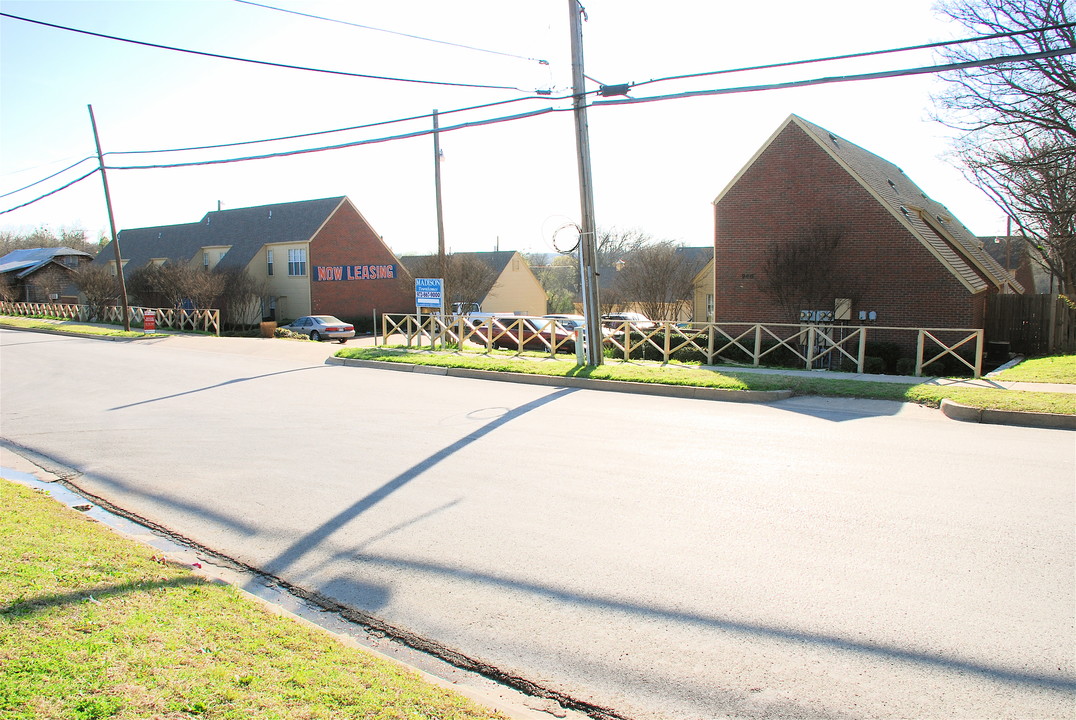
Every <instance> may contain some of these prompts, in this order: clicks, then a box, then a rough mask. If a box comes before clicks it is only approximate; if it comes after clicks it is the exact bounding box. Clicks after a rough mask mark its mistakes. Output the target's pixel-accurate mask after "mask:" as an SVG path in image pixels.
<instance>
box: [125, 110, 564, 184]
mask: <svg viewBox="0 0 1076 720" xmlns="http://www.w3.org/2000/svg"><path fill="white" fill-rule="evenodd" d="M567 109H570V108H567ZM565 110H566V109H565V108H553V107H548V108H543V109H541V110H531V111H530V112H525V113H519V114H517V115H506V116H503V117H497V118H489V119H486V120H473V121H471V122H465V123H459V124H457V125H450V126H447V127H442V128H440V130H439V132H443V133H444V132H451V131H453V130H462V129H464V128H470V127H480V126H482V125H495V124H497V123H502V122H510V121H513V120H523V119H525V118H532V117H538V116H539V115H546V114H548V113H553V112H564V111H565ZM433 133H434V130H433V129H424V130H416V131H414V132H409V133H400V134H398V135H386V136H383V137H378V138H369V139H366V140H356V141H354V142H347V143H340V144H337V145H325V146H323V147H316V148H304V149H301V150H285V151H282V152H276V153H266V154H263V155H247V156H243V157H234V158H224V159H220V160H199V161H192V162H183V163H161V164H156V165H115V166H113V165H108V166H106V169H107V170H159V169H164V168H181V167H197V166H201V165H224V164H228V163H237V162H248V161H251V160H269V159H272V158H282V157H291V156H293V155H307V154H310V153H318V152H326V151H328V150H343V149H345V148H351V147H359V146H361V145H375V144H378V143H384V142H391V141H393V140H407V139H409V138H415V137H422V136H424V135H432V134H433Z"/></svg>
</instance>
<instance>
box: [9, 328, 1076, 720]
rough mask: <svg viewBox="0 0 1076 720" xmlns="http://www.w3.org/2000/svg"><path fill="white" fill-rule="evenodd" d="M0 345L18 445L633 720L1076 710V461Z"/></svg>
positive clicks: (1006, 445) (1028, 448)
mask: <svg viewBox="0 0 1076 720" xmlns="http://www.w3.org/2000/svg"><path fill="white" fill-rule="evenodd" d="M333 349H334V347H331V346H327V345H313V344H310V343H294V342H286V341H274V340H229V339H216V338H183V339H180V338H167V339H159V340H152V341H140V342H137V343H118V342H104V341H99V340H88V339H79V338H66V337H58V336H52V335H44V334H36V333H23V332H14V331H8V330H0V436H2V437H3V438H4V439H5V440H7V441H10V442H14V443H17V444H18V445H20V446H23V447H26V448H29V449H31V450H34V451H36V452H38V453H41V454H43V455H46V456H49V457H51V458H54V459H55V460H56V461H57V462H60V463H63V464H66V465H68V466H70V467H72V468H74V469H76V470H78V471H79V472H81V473H83V475H82V476H81V477H80V478H79V479H78V480H77V481H76V482H77V483H78V484H80V485H82V486H83V487H84V488H85V489H86V490H88V491H89V492H92V493H94V494H97V495H100V496H103V497H105V498H107V499H109V500H110V501H112V502H113V503H115V504H116V505H119V506H121V507H123V508H125V509H127V510H129V511H131V512H134V513H136V514H138V515H141V516H144V517H146V518H149V519H151V520H153V521H155V522H158V523H160V524H162V525H164V526H166V527H169V528H171V529H173V530H176V531H178V532H180V533H182V534H184V535H186V536H188V537H191V538H193V539H194V540H196V541H198V542H199V543H202V544H204V545H207V546H209V547H212V548H216V549H218V550H220V551H221V552H223V553H225V554H227V555H230V556H232V557H234V558H236V559H239V560H241V561H243V562H246V563H248V564H251V565H254V566H257V567H260V568H263V569H265V570H268V571H270V572H272V573H275V574H277V575H279V576H280V577H282V578H285V579H286V580H288V581H289V582H292V583H295V584H298V585H300V586H303V587H308V588H311V589H316V590H318V591H320V592H323V593H325V594H327V595H329V596H331V597H334V598H336V599H338V600H340V601H341V602H344V603H346V604H349V605H351V606H353V607H356V608H359V609H361V610H364V611H366V612H368V613H371V614H373V615H375V616H377V617H378V618H381V619H382V620H384V621H385V622H388V623H390V624H393V625H395V626H397V627H400V628H403V629H406V630H408V631H411V632H414V633H417V634H418V635H421V636H423V637H425V638H428V639H430V640H432V641H434V642H436V643H438V644H440V645H442V646H444V647H446V648H450V649H453V650H456V651H459V652H461V653H463V654H465V655H467V656H469V657H472V658H476V659H479V660H481V661H483V662H486V663H488V664H489V665H491V666H494V667H497V668H499V669H500V670H502V671H503V672H506V673H508V674H513V675H518V676H520V677H523V678H526V679H528V680H530V681H532V682H535V683H538V684H540V685H542V686H544V687H546V688H549V689H552V690H554V691H556V692H560V693H563V694H565V695H568V696H571V697H573V698H576V699H578V700H581V701H585V702H588V703H592V704H593V705H595V706H599V707H604V708H609V709H611V710H613V711H615V712H616V713H618V714H619V715H621V716H624V717H630V718H655V719H656V718H670V719H680V718H719V717H737V718H782V717H795V718H969V719H970V718H1072V717H1073V716H1074V714H1076V658H1074V654H1076V650H1074V648H1076V627H1074V620H1076V568H1074V556H1076V552H1074V551H1076V437H1074V435H1073V433H1071V432H1065V431H1060V430H1040V429H1030V428H1017V427H1005V426H987V425H974V424H965V423H958V422H954V421H951V420H948V419H947V418H945V417H944V416H942V415H941V414H940V413H938V412H937V411H934V410H929V409H925V408H920V407H917V406H905V405H900V404H897V403H889V402H877V401H876V402H864V401H839V400H826V399H819V398H793V399H791V400H787V401H782V402H779V403H775V404H772V405H744V404H738V403H720V402H707V401H698V400H680V399H671V398H660V397H649V396H636V395H628V394H619V393H605V392H596V391H586V390H578V389H558V388H548V387H539V386H532V385H517V384H512V383H494V382H486V381H479V380H467V379H462V378H449V377H442V376H432V375H423V374H412V373H396V372H390V371H380V370H369V369H358V368H346V367H339V366H329V365H325V364H324V358H325V356H327V355H328V354H330V353H331V351H332V350H333Z"/></svg>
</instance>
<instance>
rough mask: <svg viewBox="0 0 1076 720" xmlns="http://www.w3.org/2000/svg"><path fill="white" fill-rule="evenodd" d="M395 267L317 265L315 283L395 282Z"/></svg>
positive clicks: (396, 275)
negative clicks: (339, 281) (346, 281)
mask: <svg viewBox="0 0 1076 720" xmlns="http://www.w3.org/2000/svg"><path fill="white" fill-rule="evenodd" d="M397 277H398V274H397V272H396V266H395V265H316V266H315V267H314V281H315V282H328V281H336V280H395V279H396V278H397Z"/></svg>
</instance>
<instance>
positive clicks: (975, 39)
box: [632, 22, 1076, 87]
mask: <svg viewBox="0 0 1076 720" xmlns="http://www.w3.org/2000/svg"><path fill="white" fill-rule="evenodd" d="M1074 26H1076V22H1070V23H1061V24H1058V25H1048V26H1045V27H1041V28H1035V29H1033V30H1014V31H1012V32H1003V33H994V34H992V35H979V36H976V37H971V38H963V39H961V40H941V41H938V42H932V43H923V44H921V45H908V46H906V47H899V48H891V49H889V50H868V51H864V52H857V53H847V54H845V55H831V56H830V57H823V58H812V59H810V60H789V61H787V62H779V63H768V64H766V65H749V66H746V67H739V68H730V69H727V70H711V71H708V72H698V73H689V74H686V75H670V76H668V77H663V78H655V79H652V80H643V81H642V82H637V83H633V84H632V85H633V87H641V86H643V85H650V84H652V83H659V82H669V81H672V80H690V79H692V78H699V77H709V76H712V75H729V74H732V73H739V72H750V71H753V70H773V69H776V68H784V67H795V66H797V65H811V64H814V63H823V62H833V61H836V60H853V59H856V58H865V57H873V56H876V55H891V54H893V53H901V52H910V51H913V50H931V49H934V48H940V47H948V46H950V45H966V44H968V43H974V42H982V41H984V40H998V39H1000V38H1006V37H1015V36H1017V35H1029V34H1031V33H1037V32H1047V31H1050V30H1061V29H1064V28H1070V27H1074Z"/></svg>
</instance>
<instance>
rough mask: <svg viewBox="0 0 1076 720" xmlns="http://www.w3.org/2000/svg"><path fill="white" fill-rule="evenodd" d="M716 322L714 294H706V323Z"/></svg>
mask: <svg viewBox="0 0 1076 720" xmlns="http://www.w3.org/2000/svg"><path fill="white" fill-rule="evenodd" d="M713 321H714V294H713V293H706V322H713Z"/></svg>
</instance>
